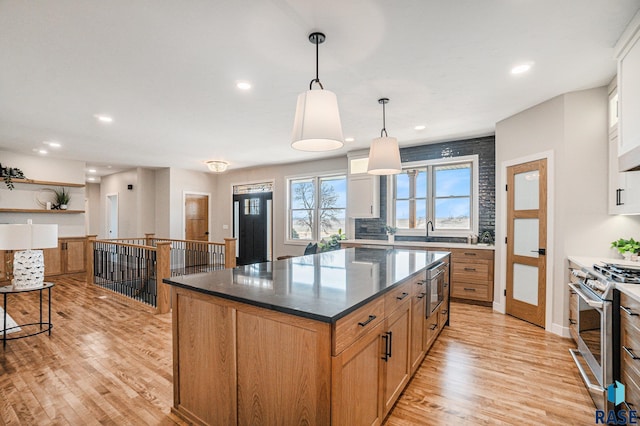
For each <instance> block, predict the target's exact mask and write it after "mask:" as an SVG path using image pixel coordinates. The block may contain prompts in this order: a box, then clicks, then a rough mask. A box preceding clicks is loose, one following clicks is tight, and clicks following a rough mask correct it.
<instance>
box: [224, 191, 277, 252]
mask: <svg viewBox="0 0 640 426" xmlns="http://www.w3.org/2000/svg"><path fill="white" fill-rule="evenodd" d="M267 200H271V192H261V193H254V194H240V195H234V196H233V201H234V203H233V204H234V206H235V208H236V209H237V211H236V214H235V217H236V218H237V221H238V223H237V228H236V229H237V230H238V231H237V232H238V235H236V238H238V259H237V261H236V263H237V264H238V265H247V264H249V263H257V262H266V261H268V260H269V259H268V258H267V252H268V248H267V243H268V238H267V231H268V212H267Z"/></svg>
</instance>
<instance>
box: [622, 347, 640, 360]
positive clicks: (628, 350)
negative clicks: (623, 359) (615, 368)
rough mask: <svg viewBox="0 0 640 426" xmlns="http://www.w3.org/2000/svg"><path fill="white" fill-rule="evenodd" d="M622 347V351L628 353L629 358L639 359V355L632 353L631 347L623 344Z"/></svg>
mask: <svg viewBox="0 0 640 426" xmlns="http://www.w3.org/2000/svg"><path fill="white" fill-rule="evenodd" d="M622 349H624V351H625V352H626V353H628V354H629V356H630V357H631V359H640V356H637V355H636V354H634V353H633V349H629V348H628V347H626V346H623V347H622Z"/></svg>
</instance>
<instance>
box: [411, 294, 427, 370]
mask: <svg viewBox="0 0 640 426" xmlns="http://www.w3.org/2000/svg"><path fill="white" fill-rule="evenodd" d="M425 295H426V293H425V292H424V291H423V292H421V293H419V294H418V295H416V296H414V297H413V304H412V305H411V355H410V359H411V373H414V372H415V371H416V370H417V369H418V367H419V366H420V363H421V362H422V359H423V358H424V352H425V345H424V323H425V320H424V315H425V312H424V311H425V306H424V304H425V299H424V297H425Z"/></svg>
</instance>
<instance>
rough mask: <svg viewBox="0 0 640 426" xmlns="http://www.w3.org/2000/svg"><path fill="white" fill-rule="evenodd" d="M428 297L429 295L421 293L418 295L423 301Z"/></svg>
mask: <svg viewBox="0 0 640 426" xmlns="http://www.w3.org/2000/svg"><path fill="white" fill-rule="evenodd" d="M426 295H427V293H420V294H419V295H418V299H422V298H423V297H425V296H426Z"/></svg>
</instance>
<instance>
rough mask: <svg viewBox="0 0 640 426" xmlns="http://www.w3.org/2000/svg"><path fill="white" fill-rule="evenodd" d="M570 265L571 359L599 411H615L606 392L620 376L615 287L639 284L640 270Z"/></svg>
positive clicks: (621, 266) (622, 266) (620, 265)
mask: <svg viewBox="0 0 640 426" xmlns="http://www.w3.org/2000/svg"><path fill="white" fill-rule="evenodd" d="M569 263H570V268H569V269H570V272H571V273H570V275H569V276H570V283H569V288H570V291H571V298H570V310H569V311H570V315H569V316H570V318H569V330H570V332H571V335H572V337H573V338H574V340H575V341H576V342H577V346H578V347H577V348H576V349H571V350H570V352H571V356H572V357H573V360H574V361H575V363H576V365H577V367H578V370H579V371H580V375H581V376H582V379H583V381H584V383H585V385H586V387H587V390H588V391H589V393H590V395H591V398H592V399H593V402H594V403H595V405H596V408H598V409H601V410H610V409H614V408H615V407H613V405H612V404H611V403H609V402H608V401H607V394H606V389H607V386H609V385H610V384H611V383H613V382H614V380H615V379H617V378H618V377H617V376H618V375H619V347H620V342H619V316H618V315H617V310H618V307H619V305H620V303H619V296H618V292H617V291H616V290H615V286H616V283H633V284H640V267H638V268H634V267H632V266H630V265H625V264H623V263H615V262H594V263H592V264H585V262H575V261H573V260H572V259H570V262H569ZM639 266H640V265H639ZM614 313H615V314H614Z"/></svg>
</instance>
